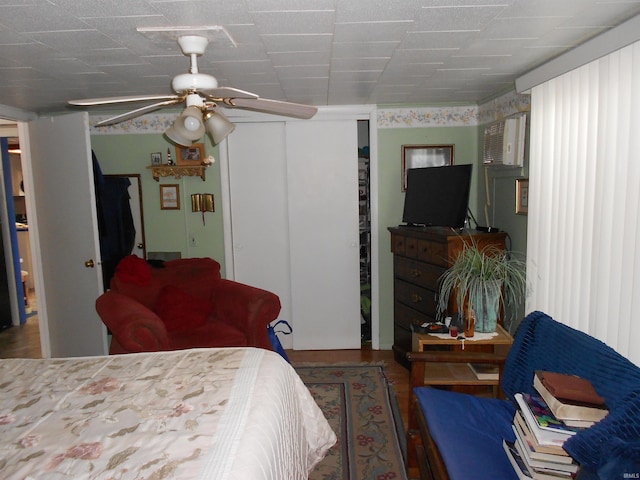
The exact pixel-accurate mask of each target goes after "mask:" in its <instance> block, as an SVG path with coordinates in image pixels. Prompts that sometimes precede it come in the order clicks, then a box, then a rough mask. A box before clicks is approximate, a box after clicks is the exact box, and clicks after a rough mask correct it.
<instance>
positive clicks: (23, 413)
mask: <svg viewBox="0 0 640 480" xmlns="http://www.w3.org/2000/svg"><path fill="white" fill-rule="evenodd" d="M0 438H2V444H1V445H0V472H2V473H1V476H2V478H5V479H14V478H15V479H21V480H22V479H45V478H46V479H47V480H49V479H51V480H56V479H71V478H72V479H109V480H112V479H113V480H115V479H122V480H125V479H181V480H182V479H184V480H188V479H216V480H218V479H238V480H239V479H247V480H260V479H274V480H275V479H282V480H296V479H306V478H307V477H308V473H309V471H310V470H312V469H313V467H314V466H315V465H316V464H317V462H319V461H320V460H321V459H322V458H323V457H324V455H325V454H326V452H327V450H328V449H329V448H330V447H331V446H332V445H333V444H334V443H335V441H336V437H335V434H334V433H333V431H332V430H331V428H330V426H329V424H328V423H327V421H326V419H325V418H324V416H323V415H322V412H321V411H320V409H319V408H318V406H317V405H316V403H315V401H314V400H313V398H312V397H311V394H310V393H309V391H308V390H307V388H306V387H305V385H304V384H303V383H302V381H301V380H300V378H299V377H298V375H297V374H296V373H295V371H294V370H293V368H291V367H290V366H289V365H288V364H287V363H286V362H285V361H284V360H282V358H281V357H280V356H279V355H277V354H275V353H273V352H269V351H266V350H262V349H254V348H225V349H194V350H183V351H176V352H161V353H141V354H132V355H117V356H109V357H87V358H73V359H45V360H28V359H11V360H0Z"/></svg>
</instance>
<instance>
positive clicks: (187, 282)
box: [96, 255, 280, 354]
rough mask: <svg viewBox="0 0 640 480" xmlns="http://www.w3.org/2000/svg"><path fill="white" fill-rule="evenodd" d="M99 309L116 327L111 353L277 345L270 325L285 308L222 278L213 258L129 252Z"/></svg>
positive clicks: (272, 297)
mask: <svg viewBox="0 0 640 480" xmlns="http://www.w3.org/2000/svg"><path fill="white" fill-rule="evenodd" d="M96 310H97V311H98V314H99V315H100V318H101V319H102V321H103V322H104V324H105V325H106V326H107V327H108V328H109V330H110V331H111V334H112V340H111V347H110V348H109V353H111V354H116V353H133V352H154V351H159V350H181V349H185V348H197V347H231V346H233V347H239V346H253V347H261V348H266V349H269V350H272V346H271V343H270V342H269V338H268V336H267V325H268V324H269V323H271V322H272V321H273V320H275V319H276V317H277V315H278V313H280V299H279V298H278V297H277V296H276V295H274V294H273V293H271V292H267V291H265V290H261V289H259V288H255V287H251V286H249V285H244V284H242V283H238V282H233V281H231V280H225V279H223V278H221V277H220V264H219V263H218V262H216V261H215V260H212V259H210V258H189V259H180V260H172V261H169V262H164V264H162V265H161V266H159V267H152V266H151V265H149V264H148V263H147V262H146V261H144V260H143V259H141V258H139V257H136V256H135V255H130V256H128V257H126V258H124V259H123V260H122V261H121V262H120V263H119V264H118V266H117V268H116V272H115V275H114V276H113V278H112V280H111V290H109V291H108V292H106V293H104V294H103V295H101V296H100V297H99V298H98V299H97V300H96Z"/></svg>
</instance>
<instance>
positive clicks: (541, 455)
mask: <svg viewBox="0 0 640 480" xmlns="http://www.w3.org/2000/svg"><path fill="white" fill-rule="evenodd" d="M513 426H514V428H515V430H516V435H517V437H518V438H520V440H521V441H522V444H523V445H524V446H526V447H527V448H528V450H529V455H530V456H531V458H534V459H536V460H546V461H549V462H554V463H573V458H571V457H570V456H569V454H568V453H567V452H566V451H565V450H564V449H563V448H562V447H552V446H543V445H540V444H538V443H537V442H536V440H535V437H534V436H533V434H532V433H531V432H530V431H529V428H528V427H527V424H526V422H525V421H524V419H523V418H522V415H520V414H519V413H517V414H516V416H515V418H514V421H513Z"/></svg>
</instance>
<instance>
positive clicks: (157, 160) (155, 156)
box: [151, 152, 162, 167]
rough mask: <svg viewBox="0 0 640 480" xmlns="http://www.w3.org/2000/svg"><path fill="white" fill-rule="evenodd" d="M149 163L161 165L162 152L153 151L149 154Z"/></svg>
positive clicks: (155, 165)
mask: <svg viewBox="0 0 640 480" xmlns="http://www.w3.org/2000/svg"><path fill="white" fill-rule="evenodd" d="M151 165H152V166H154V167H157V166H158V165H162V153H161V152H154V153H152V154H151Z"/></svg>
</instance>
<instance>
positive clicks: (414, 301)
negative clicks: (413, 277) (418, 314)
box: [411, 293, 422, 303]
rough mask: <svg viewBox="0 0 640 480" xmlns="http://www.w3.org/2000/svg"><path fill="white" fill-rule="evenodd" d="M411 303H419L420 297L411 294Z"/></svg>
mask: <svg viewBox="0 0 640 480" xmlns="http://www.w3.org/2000/svg"><path fill="white" fill-rule="evenodd" d="M411 301H412V302H413V303H420V302H421V301H422V297H421V296H420V295H418V294H417V293H412V294H411Z"/></svg>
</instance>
